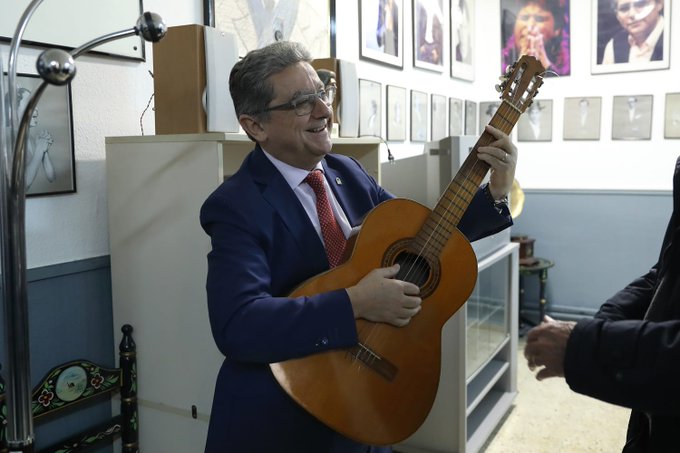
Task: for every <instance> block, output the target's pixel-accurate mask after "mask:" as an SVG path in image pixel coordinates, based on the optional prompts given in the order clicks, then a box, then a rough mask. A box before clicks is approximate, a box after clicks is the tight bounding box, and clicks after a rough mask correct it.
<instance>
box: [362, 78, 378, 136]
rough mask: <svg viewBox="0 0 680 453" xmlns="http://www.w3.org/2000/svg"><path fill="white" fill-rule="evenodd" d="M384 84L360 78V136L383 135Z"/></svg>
mask: <svg viewBox="0 0 680 453" xmlns="http://www.w3.org/2000/svg"><path fill="white" fill-rule="evenodd" d="M382 111H383V108H382V84H380V83H379V82H374V81H372V80H366V79H359V137H382Z"/></svg>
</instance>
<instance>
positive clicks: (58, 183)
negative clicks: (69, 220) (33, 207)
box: [4, 73, 76, 197]
mask: <svg viewBox="0 0 680 453" xmlns="http://www.w3.org/2000/svg"><path fill="white" fill-rule="evenodd" d="M4 80H6V77H5V78H4ZM16 81H17V100H18V107H19V111H18V112H17V113H18V115H19V118H21V115H23V111H24V109H25V107H26V103H27V102H28V101H29V99H30V98H31V96H32V95H33V93H35V92H36V90H37V89H38V87H39V86H40V85H41V84H42V82H43V80H42V78H41V77H40V76H38V75H35V74H21V73H19V74H17V78H16ZM5 88H6V87H5ZM71 102H72V101H71V84H67V85H63V86H49V87H48V88H47V89H46V90H45V91H44V92H43V94H42V96H41V97H40V100H39V101H38V104H37V105H36V108H35V109H34V111H33V116H32V118H31V123H30V126H29V129H28V132H27V137H26V140H27V141H26V149H25V161H26V170H25V171H26V173H25V185H26V196H27V197H36V196H44V195H58V194H67V193H74V192H76V167H75V146H74V134H73V111H72V104H71Z"/></svg>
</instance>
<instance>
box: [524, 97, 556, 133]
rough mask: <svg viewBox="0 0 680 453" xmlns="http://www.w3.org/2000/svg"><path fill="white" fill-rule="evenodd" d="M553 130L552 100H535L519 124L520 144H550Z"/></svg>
mask: <svg viewBox="0 0 680 453" xmlns="http://www.w3.org/2000/svg"><path fill="white" fill-rule="evenodd" d="M552 128H553V101H552V99H534V100H533V102H532V103H531V105H529V108H527V109H526V110H525V111H524V113H522V115H521V116H520V117H519V121H518V122H517V141H518V142H550V141H552Z"/></svg>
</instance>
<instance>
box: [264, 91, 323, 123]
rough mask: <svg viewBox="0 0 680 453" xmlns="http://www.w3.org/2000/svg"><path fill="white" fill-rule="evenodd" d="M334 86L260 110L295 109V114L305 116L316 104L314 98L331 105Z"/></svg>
mask: <svg viewBox="0 0 680 453" xmlns="http://www.w3.org/2000/svg"><path fill="white" fill-rule="evenodd" d="M335 90H336V89H335V87H333V86H329V87H326V88H325V89H323V90H319V91H317V92H316V93H310V94H303V95H300V96H298V97H296V98H295V99H293V100H291V101H289V102H286V103H285V104H279V105H275V106H273V107H267V108H266V109H264V110H262V112H263V113H264V112H270V111H272V110H295V114H296V115H297V116H305V115H309V114H310V113H312V110H314V106H315V105H316V100H317V99H321V102H323V103H324V104H326V105H331V104H332V103H333V99H335Z"/></svg>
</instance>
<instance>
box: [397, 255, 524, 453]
mask: <svg viewBox="0 0 680 453" xmlns="http://www.w3.org/2000/svg"><path fill="white" fill-rule="evenodd" d="M477 268H478V275H477V282H476V285H475V288H474V290H473V292H472V294H471V295H470V298H469V299H468V301H467V302H466V303H465V305H464V306H463V308H461V309H460V310H459V311H458V312H457V313H456V314H455V315H454V316H453V317H452V318H451V319H449V321H448V322H447V323H446V324H445V325H444V328H443V329H442V360H441V373H440V379H439V389H438V391H437V397H436V398H435V401H434V405H433V406H432V410H431V411H430V414H429V415H428V416H427V418H426V419H425V422H424V423H423V425H422V426H421V427H420V428H419V429H418V431H416V433H415V434H413V435H412V436H411V437H409V438H408V439H406V440H405V441H404V442H402V443H401V444H399V445H397V446H396V447H395V451H397V452H400V453H430V452H438V453H441V452H457V453H467V452H477V451H478V450H479V449H480V448H481V447H482V446H483V445H484V443H485V442H486V440H487V439H488V437H489V436H490V435H491V433H492V432H493V431H494V429H496V427H497V426H498V424H499V423H500V421H501V420H502V418H503V416H504V415H505V414H506V413H507V411H508V410H509V409H510V407H511V406H512V402H513V400H514V398H515V395H516V394H517V303H518V295H519V250H518V246H517V244H515V243H512V242H508V243H505V244H503V245H501V246H499V247H497V248H496V249H495V250H494V251H493V252H491V253H489V254H487V255H485V256H479V255H478V261H477Z"/></svg>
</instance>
